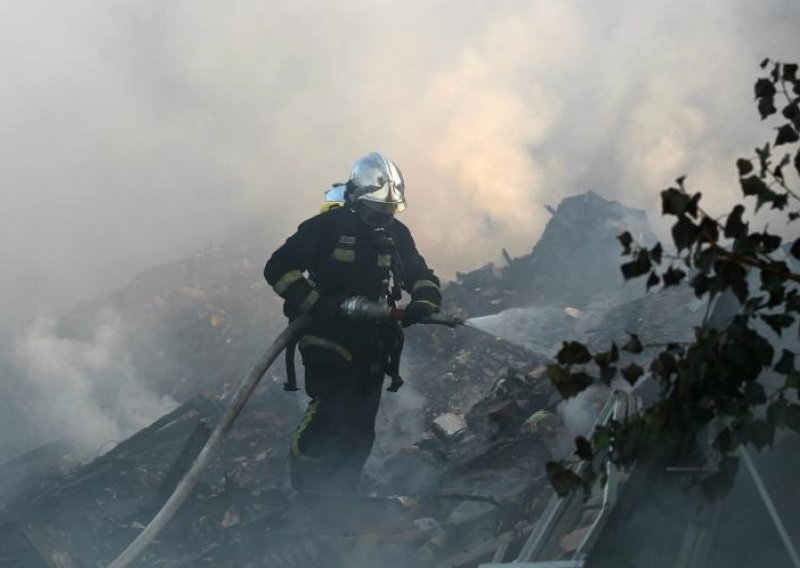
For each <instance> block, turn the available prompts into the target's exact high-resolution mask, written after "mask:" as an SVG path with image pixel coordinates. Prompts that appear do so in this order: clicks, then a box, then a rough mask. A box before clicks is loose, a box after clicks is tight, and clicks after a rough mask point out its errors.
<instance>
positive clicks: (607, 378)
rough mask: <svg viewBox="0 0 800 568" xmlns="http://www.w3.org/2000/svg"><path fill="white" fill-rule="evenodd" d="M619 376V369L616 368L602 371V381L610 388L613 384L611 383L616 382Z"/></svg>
mask: <svg viewBox="0 0 800 568" xmlns="http://www.w3.org/2000/svg"><path fill="white" fill-rule="evenodd" d="M615 376H617V368H616V367H614V366H608V367H603V368H602V369H600V380H601V381H603V383H604V384H605V385H606V386H608V385H610V384H611V381H613V380H614V377H615Z"/></svg>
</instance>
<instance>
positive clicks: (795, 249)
mask: <svg viewBox="0 0 800 568" xmlns="http://www.w3.org/2000/svg"><path fill="white" fill-rule="evenodd" d="M789 253H790V254H791V255H792V256H793V257H795V258H796V259H798V260H800V239H797V240H796V241H794V242H793V243H792V247H791V248H790V249H789Z"/></svg>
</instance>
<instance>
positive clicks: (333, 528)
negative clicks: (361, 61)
mask: <svg viewBox="0 0 800 568" xmlns="http://www.w3.org/2000/svg"><path fill="white" fill-rule="evenodd" d="M623 230H629V231H631V232H632V233H634V234H637V235H638V236H639V238H641V239H642V240H644V241H647V240H648V239H651V238H653V236H652V231H651V230H650V229H649V228H648V227H647V225H646V220H645V219H644V217H643V213H641V212H635V211H633V210H630V209H627V208H625V207H623V206H621V205H619V204H617V203H614V202H609V201H606V200H604V199H602V198H600V197H599V196H597V195H595V194H592V193H587V194H584V195H581V196H576V197H573V198H569V199H566V200H564V202H562V204H561V205H559V207H558V208H557V210H555V212H554V216H553V218H552V219H551V221H550V223H549V224H548V226H547V228H546V229H545V231H544V234H543V235H542V238H541V240H540V241H539V243H538V244H537V245H536V247H534V249H533V251H532V252H531V254H529V255H527V256H524V257H521V258H517V259H510V257H509V258H508V260H509V261H510V263H509V265H508V266H506V267H504V268H497V267H495V266H493V265H487V266H484V267H482V268H479V269H478V270H475V271H473V272H469V273H464V274H459V275H458V278H457V279H456V281H454V282H452V283H450V284H449V285H448V286H447V287H446V290H445V298H446V300H447V304H446V306H445V308H446V309H447V310H448V311H451V312H453V313H455V314H457V315H462V316H482V315H489V314H496V313H497V312H500V311H502V310H505V309H509V308H526V307H528V306H529V305H531V304H535V303H539V304H540V305H544V304H547V305H550V306H554V309H556V310H559V311H563V310H564V309H565V308H570V309H572V310H573V312H566V313H567V314H568V315H567V316H565V317H567V318H568V320H569V322H570V323H569V325H570V326H571V327H569V328H565V329H566V331H567V332H572V333H574V335H573V336H572V337H566V336H565V337H563V338H559V339H567V338H571V339H575V338H577V339H581V338H582V339H584V340H588V341H589V342H590V343H598V344H603V343H604V342H608V341H611V340H619V339H620V337H623V336H624V335H625V331H631V332H634V333H636V332H639V331H641V333H643V334H645V332H649V331H650V330H654V329H659V330H661V332H659V335H658V338H659V339H663V337H666V336H668V335H671V334H673V333H674V334H686V333H688V332H689V331H690V330H691V325H692V323H693V322H694V321H695V319H696V318H697V317H699V316H698V315H697V309H696V306H695V307H693V308H692V307H691V306H690V304H691V297H690V295H687V293H686V291H685V290H676V291H674V292H670V293H669V294H658V295H652V296H647V297H642V292H643V290H642V291H636V290H631V289H625V290H624V291H623V292H622V293H619V292H618V289H619V288H620V285H621V281H622V279H621V276H620V275H619V271H618V268H617V266H618V264H617V263H618V259H619V245H618V243H617V242H616V240H615V237H616V235H617V234H619V233H620V232H622V231H623ZM256 251H257V252H256ZM264 255H265V251H264V250H262V249H261V248H258V247H253V246H245V245H238V246H227V247H226V246H210V247H208V248H207V249H206V250H204V251H202V252H201V253H198V254H197V255H195V256H194V257H192V258H190V259H187V260H183V261H179V262H175V263H172V264H169V265H167V266H163V267H159V268H155V269H152V270H148V271H147V272H145V273H143V274H142V275H140V276H139V277H138V278H137V279H135V280H134V281H133V282H132V283H131V285H130V286H129V287H128V288H126V289H124V290H122V291H120V292H117V293H115V294H113V295H112V296H110V297H108V298H105V299H103V300H101V301H98V302H95V303H91V304H85V305H83V306H80V307H78V308H76V309H75V310H73V311H72V312H71V313H70V314H68V315H67V316H66V317H65V318H63V320H62V323H61V325H62V329H61V330H60V331H61V333H62V334H64V335H66V336H74V337H80V336H81V335H82V334H83V335H86V334H89V333H90V331H91V325H92V322H93V318H94V314H95V313H96V312H97V311H98V310H99V309H100V308H102V307H105V306H108V305H110V306H112V307H113V309H115V310H116V311H117V312H119V313H120V314H121V315H122V317H123V318H124V319H125V320H126V321H128V322H130V325H131V326H132V327H133V328H134V329H136V330H139V332H140V333H137V334H135V335H136V336H137V337H138V339H137V341H135V342H134V343H133V344H132V345H131V350H132V360H133V362H134V364H135V366H136V367H137V370H139V372H140V374H142V375H143V376H145V377H147V380H148V382H149V384H150V386H151V387H152V388H153V389H155V390H157V391H158V392H160V393H163V394H169V395H171V396H173V397H174V398H175V399H176V400H179V401H186V402H185V403H184V404H182V405H181V406H179V407H178V408H177V409H176V410H174V411H173V412H171V413H169V414H168V415H166V416H164V417H162V418H161V419H159V420H158V421H156V422H155V423H153V424H152V425H151V426H149V427H148V428H145V429H144V430H142V431H140V432H138V433H136V434H134V435H133V436H132V437H130V438H128V439H127V440H125V441H123V442H121V443H119V444H118V445H117V446H116V447H114V448H113V449H109V450H108V451H107V452H106V453H105V454H103V455H101V456H100V457H98V458H97V459H94V460H92V461H89V462H88V463H83V464H81V463H78V462H77V461H76V460H75V458H74V457H73V456H71V455H70V454H69V451H68V447H67V446H65V445H62V444H54V445H51V446H46V447H43V448H40V449H38V450H35V451H34V452H32V453H30V454H28V455H26V456H23V457H22V458H19V459H17V460H15V461H12V462H7V463H6V464H3V465H0V473H2V474H3V475H2V476H0V479H3V480H4V482H3V483H2V484H0V550H2V554H1V555H0V567H9V568H10V567H13V566H25V567H34V568H35V567H37V566H55V565H58V566H76V567H77V566H97V565H101V566H102V565H106V564H107V563H108V562H109V561H110V560H112V559H113V558H114V557H115V556H116V554H117V553H119V552H120V551H121V550H122V549H123V548H124V546H125V545H127V544H128V543H129V542H130V541H131V540H132V539H133V538H134V537H135V536H136V534H138V532H139V531H140V530H141V529H142V528H143V526H144V525H145V524H146V523H147V522H148V521H149V520H150V518H151V516H152V514H153V513H154V511H156V510H157V509H158V507H159V506H160V504H161V503H163V502H164V500H165V499H166V498H167V496H168V495H169V493H170V492H171V490H172V489H173V488H174V486H175V484H176V483H177V481H178V480H179V478H180V476H181V475H182V473H183V472H185V471H186V468H187V467H188V465H189V464H190V463H191V461H192V459H193V458H194V456H195V455H196V453H197V452H198V451H199V449H200V447H201V446H202V444H203V443H204V441H205V439H206V438H207V437H208V435H209V432H210V429H211V428H213V425H214V424H215V422H216V420H218V418H219V413H220V410H221V408H222V407H223V406H224V405H225V404H226V402H227V399H228V397H229V396H230V393H231V391H232V389H233V388H235V386H236V383H237V382H238V380H239V378H240V377H241V376H242V375H243V374H244V372H245V371H246V370H247V368H248V366H249V365H250V363H251V362H252V361H253V360H254V359H255V358H256V357H257V356H258V355H259V354H260V352H261V351H262V350H263V349H264V348H265V347H266V346H267V345H268V344H269V343H270V342H271V340H272V339H273V338H274V337H275V336H276V335H277V334H278V333H279V331H281V330H282V328H283V327H284V325H285V323H284V322H285V320H284V318H283V316H282V314H281V311H280V302H279V300H278V299H277V298H276V297H275V295H274V294H272V293H271V292H270V291H269V290H268V289H267V287H266V285H265V284H264V282H263V280H262V278H261V265H262V257H263V256H264ZM612 296H613V298H614V300H613V302H610V301H608V298H611V297H612ZM598 302H601V303H602V302H606V303H605V304H603V306H604V308H603V309H597V305H598ZM700 312H702V310H700ZM576 314H578V315H577V316H576ZM676 314H678V315H679V316H680V317H676ZM681 314H683V315H685V317H683V315H681ZM668 316H669V317H668ZM659 326H660V327H659ZM662 332H663V333H662ZM521 333H522V336H516V337H513V338H512V339H514V341H513V342H512V341H509V340H507V339H500V338H498V337H496V336H493V335H491V334H487V333H483V332H480V331H477V330H472V329H468V328H465V329H463V330H460V331H459V332H457V333H455V334H454V333H453V332H452V331H450V330H447V329H432V328H424V327H422V326H416V327H414V328H410V329H409V333H408V339H407V343H406V349H407V352H406V354H405V355H404V357H405V361H404V368H403V372H404V373H403V374H404V376H405V378H406V380H407V382H408V386H407V387H406V389H408V391H413V392H415V393H417V395H418V397H419V399H420V401H421V402H420V405H421V408H420V413H419V416H418V417H417V420H418V422H419V423H418V424H416V428H415V429H412V430H414V434H413V436H412V435H411V434H407V433H406V434H404V435H405V436H406V438H403V439H402V440H401V442H402V444H401V445H400V450H399V451H397V452H390V455H386V456H382V457H381V458H380V462H379V463H377V464H373V465H375V466H376V467H373V468H372V469H371V470H370V476H368V477H371V479H368V480H367V486H366V487H365V489H366V490H367V492H368V493H370V492H371V493H373V494H375V495H402V496H403V497H377V496H372V497H359V498H348V499H345V498H341V497H332V496H317V497H316V498H315V499H313V500H311V501H309V500H304V499H302V498H294V496H293V495H292V493H291V491H290V490H288V488H287V487H286V471H285V455H286V451H287V448H288V440H289V437H290V435H291V432H292V430H293V428H294V427H295V425H296V423H297V421H298V419H299V417H300V414H301V413H302V410H303V399H302V395H300V394H296V395H290V394H287V393H285V392H283V390H282V383H283V381H284V370H283V369H282V368H281V367H282V366H281V365H280V364H279V365H276V366H275V367H274V368H273V369H271V370H270V371H269V373H268V375H267V376H266V377H265V378H264V380H263V381H262V385H261V386H260V387H259V388H258V389H257V391H256V393H255V395H254V397H253V398H252V399H251V401H250V402H249V403H248V406H247V407H246V409H245V411H244V413H243V414H242V416H241V417H240V419H239V421H238V422H237V423H236V425H235V427H234V428H233V430H232V431H231V432H230V434H229V436H228V438H227V441H226V443H225V445H224V447H223V448H224V449H223V452H222V455H220V456H219V458H218V459H217V460H216V461H215V463H214V464H213V466H212V467H211V468H210V469H209V471H208V472H207V473H206V474H205V476H204V479H203V481H202V482H201V484H200V486H199V488H198V489H197V490H196V491H195V493H194V495H193V496H192V497H191V499H190V501H189V502H188V503H187V504H186V505H184V507H183V509H182V510H181V512H180V513H179V515H178V516H177V517H176V518H175V519H174V520H173V522H172V523H171V524H170V525H169V527H168V528H167V530H166V531H165V532H164V533H163V534H162V535H160V537H159V539H158V541H157V542H154V543H153V544H152V545H151V546H150V547H149V548H148V550H147V551H146V553H145V555H144V557H143V558H142V559H141V560H140V562H139V565H141V566H154V565H158V566H165V567H170V566H173V567H179V566H187V567H188V566H200V565H210V566H237V567H241V566H260V567H263V566H281V567H284V568H291V567H293V566H304V567H307V566H319V567H328V566H330V567H331V568H334V567H339V566H345V565H347V566H365V567H366V566H377V565H381V566H392V564H391V562H390V561H389V560H388V559H390V558H393V559H397V562H398V564H397V565H398V567H399V566H408V565H416V566H442V567H445V566H448V567H464V568H467V567H471V566H477V565H478V563H479V562H484V561H491V560H492V559H493V558H495V559H497V558H498V556H500V557H502V556H504V555H507V557H510V556H511V555H512V554H513V552H514V550H515V549H518V548H519V546H521V543H522V541H523V540H524V536H525V535H526V534H527V532H529V531H530V528H531V526H532V523H534V522H535V520H536V519H537V518H538V516H539V515H540V514H541V511H542V510H543V508H544V506H545V504H546V502H547V500H548V499H549V497H550V495H551V494H552V492H551V490H550V489H549V487H548V485H547V482H546V479H545V474H544V470H545V468H544V464H545V463H546V462H547V461H548V460H550V459H553V458H559V459H560V458H562V457H564V456H565V454H568V453H569V451H570V450H569V448H570V447H571V441H572V438H573V437H574V435H575V428H576V427H575V425H574V424H570V420H569V417H568V416H567V414H565V407H564V404H563V403H562V402H561V401H560V398H559V397H558V395H557V393H556V392H555V391H554V389H553V388H552V387H551V385H550V382H549V380H548V378H547V376H546V373H545V371H544V366H543V365H544V364H546V363H547V362H548V359H547V352H546V351H547V350H546V349H545V350H532V349H530V348H529V347H526V345H532V344H537V342H542V341H543V339H542V338H541V337H538V335H541V333H543V331H540V330H537V329H533V328H532V329H528V330H523V331H522V332H521ZM526 334H527V335H526ZM662 336H663V337H662ZM548 341H550V339H548ZM603 347H605V345H603ZM198 393H203V395H199V394H198ZM389 396H390V395H387V397H389ZM397 396H400V395H397ZM594 396H595V398H596V400H595V399H591V400H588V402H586V404H587V408H590V410H591V411H593V412H596V411H597V406H598V405H599V404H601V403H602V399H603V393H599V394H597V393H595V395H594ZM387 406H388V405H384V407H387ZM388 414H389V413H387V411H385V410H382V414H381V416H380V418H379V419H380V420H381V421H384V422H386V421H389V420H391V419H392V417H391V416H390V415H388ZM590 414H591V413H590ZM589 421H591V418H589ZM420 431H423V432H424V433H422V434H421V435H418V434H419V432H420ZM23 472H24V473H23ZM376 472H377V473H376ZM12 480H13V483H12ZM342 510H347V511H348V515H346V516H343V515H342V514H341V512H342ZM499 550H502V551H503V552H502V554H501V553H500V552H498V551H499ZM54 558H58V559H60V560H58V562H60V564H59V563H56V561H55V560H54Z"/></svg>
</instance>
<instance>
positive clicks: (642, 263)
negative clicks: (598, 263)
mask: <svg viewBox="0 0 800 568" xmlns="http://www.w3.org/2000/svg"><path fill="white" fill-rule="evenodd" d="M651 268H652V263H651V262H650V253H649V252H648V251H647V249H640V250H639V251H638V252H637V253H636V258H635V259H634V260H632V261H630V262H626V263H625V264H623V265H622V266H620V269H621V270H622V276H623V277H625V280H631V279H632V278H637V277H639V276H642V275H644V274H647V273H648V272H650V269H651Z"/></svg>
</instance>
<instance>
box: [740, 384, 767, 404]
mask: <svg viewBox="0 0 800 568" xmlns="http://www.w3.org/2000/svg"><path fill="white" fill-rule="evenodd" d="M744 400H745V401H746V402H747V403H748V404H751V405H760V404H764V403H765V402H767V395H766V393H765V392H764V387H762V386H761V385H760V384H759V383H757V382H755V381H751V382H749V383H747V384H746V385H745V387H744Z"/></svg>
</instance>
